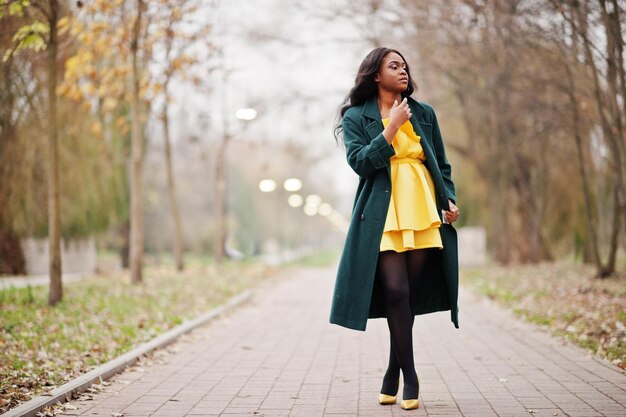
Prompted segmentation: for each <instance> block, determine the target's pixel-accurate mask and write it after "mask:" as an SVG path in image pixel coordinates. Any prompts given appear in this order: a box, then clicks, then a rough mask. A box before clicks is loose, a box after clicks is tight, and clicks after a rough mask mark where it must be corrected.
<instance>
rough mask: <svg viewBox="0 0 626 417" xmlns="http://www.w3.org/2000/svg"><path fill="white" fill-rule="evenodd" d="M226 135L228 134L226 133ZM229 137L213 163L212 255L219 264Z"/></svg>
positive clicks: (223, 251) (223, 244)
mask: <svg viewBox="0 0 626 417" xmlns="http://www.w3.org/2000/svg"><path fill="white" fill-rule="evenodd" d="M226 135H228V134H226ZM228 140H229V137H228V136H226V137H225V138H224V139H223V142H222V144H221V145H220V147H219V149H218V151H217V155H216V157H217V161H216V164H215V240H214V247H213V256H214V257H215V263H216V264H217V265H220V264H221V263H222V261H223V260H224V257H225V256H226V233H227V229H226V207H225V205H226V204H225V202H226V150H227V147H228Z"/></svg>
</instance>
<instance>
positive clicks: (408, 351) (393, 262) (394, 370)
mask: <svg viewBox="0 0 626 417" xmlns="http://www.w3.org/2000/svg"><path fill="white" fill-rule="evenodd" d="M429 253H430V250H429V249H428V248H426V249H414V250H409V251H406V252H395V251H392V250H391V251H382V252H380V253H379V255H378V265H377V269H378V274H379V276H380V279H381V283H382V287H383V291H384V297H385V308H386V312H387V324H388V326H389V335H390V346H391V348H390V352H389V366H388V367H387V372H386V373H385V377H384V378H383V386H382V389H381V391H380V392H382V393H383V394H388V395H396V393H397V391H398V385H399V378H400V370H402V375H403V377H404V389H403V399H415V398H417V396H418V395H419V383H418V379H417V373H416V372H415V363H414V360H413V333H412V330H413V321H414V319H415V316H414V315H413V313H412V312H411V305H410V301H409V300H410V298H409V296H410V293H411V291H410V290H411V289H412V288H414V287H415V286H416V285H417V280H418V279H420V278H421V275H422V273H423V270H424V266H425V265H426V261H427V260H428V255H429Z"/></svg>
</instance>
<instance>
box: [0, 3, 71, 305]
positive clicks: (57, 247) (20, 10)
mask: <svg viewBox="0 0 626 417" xmlns="http://www.w3.org/2000/svg"><path fill="white" fill-rule="evenodd" d="M3 6H7V7H8V10H9V14H13V15H22V14H24V13H25V11H26V9H27V7H30V10H33V12H34V16H33V20H34V21H33V23H30V24H28V25H25V26H23V27H21V28H20V29H18V31H17V32H16V34H15V37H14V40H15V46H14V47H13V48H12V49H11V50H9V51H7V53H6V54H5V60H6V59H8V57H10V56H11V55H12V54H13V53H15V52H17V51H19V50H21V49H25V48H30V49H34V50H41V49H46V63H47V71H46V74H47V116H48V120H47V128H46V130H47V136H48V151H49V155H48V241H49V253H50V264H49V271H50V290H49V296H48V303H49V304H50V305H54V304H56V303H58V302H59V301H61V299H62V298H63V284H62V276H61V275H62V269H61V213H60V206H59V168H58V166H59V148H58V146H59V145H58V141H59V139H58V127H57V92H56V89H57V76H58V75H57V64H58V62H57V56H58V50H59V21H60V19H61V16H62V5H61V4H60V3H59V1H58V0H41V1H32V2H30V1H28V0H18V1H8V2H4V4H3ZM3 12H4V10H3ZM0 17H1V16H0Z"/></svg>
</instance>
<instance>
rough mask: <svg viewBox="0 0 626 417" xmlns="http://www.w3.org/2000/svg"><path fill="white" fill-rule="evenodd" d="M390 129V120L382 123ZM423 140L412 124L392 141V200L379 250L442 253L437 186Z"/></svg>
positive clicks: (405, 125)
mask: <svg viewBox="0 0 626 417" xmlns="http://www.w3.org/2000/svg"><path fill="white" fill-rule="evenodd" d="M382 121H383V124H384V125H385V126H387V124H388V123H389V118H386V119H383V120H382ZM420 139H421V138H420V136H419V135H417V134H416V133H415V131H414V130H413V125H412V124H411V122H410V121H407V122H405V123H404V124H403V125H402V126H401V127H400V129H398V132H397V133H396V136H395V137H394V139H393V142H392V146H393V147H394V150H395V152H396V154H395V155H394V156H392V157H391V159H390V162H391V199H390V201H389V210H388V212H387V218H386V220H385V227H384V229H383V235H382V238H381V242H380V250H381V251H384V250H393V251H396V252H404V251H407V250H411V249H422V248H439V249H443V243H442V241H441V235H440V234H439V226H440V225H441V219H440V218H439V213H438V212H437V203H436V199H435V198H436V197H435V186H434V184H433V180H432V177H431V176H430V172H429V171H428V168H426V166H425V165H424V162H423V161H424V160H425V156H424V151H423V149H422V146H421V144H420Z"/></svg>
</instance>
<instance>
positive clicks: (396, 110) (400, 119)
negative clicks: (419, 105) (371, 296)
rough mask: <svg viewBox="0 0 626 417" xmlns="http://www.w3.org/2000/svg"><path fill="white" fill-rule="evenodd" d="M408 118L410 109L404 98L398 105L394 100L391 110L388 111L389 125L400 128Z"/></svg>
mask: <svg viewBox="0 0 626 417" xmlns="http://www.w3.org/2000/svg"><path fill="white" fill-rule="evenodd" d="M410 118H411V108H410V107H409V103H408V101H407V99H406V97H405V98H404V100H402V102H401V103H400V104H398V100H394V101H393V106H391V110H389V124H392V125H393V126H395V127H397V128H400V126H402V125H403V124H404V123H405V122H406V121H407V120H409V119H410Z"/></svg>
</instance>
